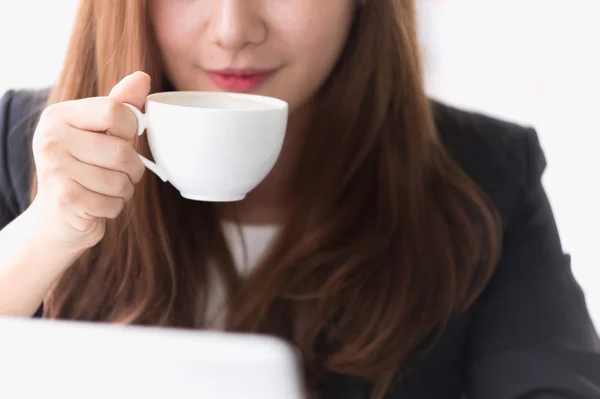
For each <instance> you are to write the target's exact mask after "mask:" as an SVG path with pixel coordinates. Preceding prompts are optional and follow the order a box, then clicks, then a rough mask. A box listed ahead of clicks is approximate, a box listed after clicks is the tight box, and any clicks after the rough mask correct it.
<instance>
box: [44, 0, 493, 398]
mask: <svg viewBox="0 0 600 399" xmlns="http://www.w3.org/2000/svg"><path fill="white" fill-rule="evenodd" d="M147 13H148V1H147V0H137V1H135V0H127V1H116V0H114V1H106V0H84V1H82V3H81V6H80V9H79V13H78V16H77V20H76V25H75V27H74V32H73V36H72V39H71V43H70V46H69V49H68V54H67V58H66V61H65V64H64V65H65V66H64V69H63V71H62V74H61V76H60V79H59V80H58V83H57V84H56V86H55V88H54V90H53V92H52V94H51V97H50V99H49V103H55V102H59V101H65V100H72V99H79V98H84V97H90V96H98V95H107V94H108V93H109V91H110V89H111V88H112V87H113V86H114V85H115V84H116V83H117V82H118V81H119V80H120V79H121V78H122V77H124V76H126V75H127V74H129V73H131V72H133V71H136V70H142V71H145V72H147V73H149V74H150V75H151V76H153V77H154V79H153V87H152V91H160V90H164V89H165V87H164V86H163V82H164V81H163V79H161V78H160V77H162V76H163V75H162V74H163V71H162V70H161V63H160V56H159V54H158V51H157V47H156V43H155V41H154V39H153V33H152V30H151V27H150V25H149V22H148V16H147ZM415 14H416V10H415V4H414V0H386V1H368V2H365V4H364V5H363V6H361V7H360V8H359V9H358V10H357V13H356V16H355V21H354V25H353V28H352V31H351V33H350V36H349V38H348V43H347V45H346V48H345V50H344V52H343V54H342V56H341V59H340V60H339V62H338V65H337V66H336V68H335V69H334V71H333V72H332V74H331V76H330V78H329V80H328V82H327V83H326V84H325V85H324V87H323V88H322V89H321V90H320V92H319V93H318V94H317V95H316V98H315V102H316V104H317V105H318V106H317V107H316V108H317V111H316V114H315V115H314V116H315V117H314V123H313V124H312V125H311V126H310V128H309V129H307V131H306V140H304V143H303V145H304V152H303V156H302V161H301V163H300V164H299V165H298V168H297V171H296V175H295V179H296V180H295V182H294V184H293V187H295V188H296V190H297V192H295V196H294V198H296V199H297V202H296V203H295V204H293V211H292V212H291V217H290V219H289V220H288V221H287V223H285V226H284V227H283V229H282V230H281V232H280V234H279V236H278V238H277V239H276V241H275V243H274V244H273V246H272V247H271V248H270V250H269V252H268V253H267V254H266V256H265V258H264V261H263V262H262V263H261V264H260V265H258V266H257V268H256V269H255V271H254V272H253V273H252V274H251V275H250V276H249V277H248V278H247V279H245V280H242V279H240V278H239V277H238V275H237V274H236V272H235V268H234V265H233V262H232V258H231V255H230V253H229V250H228V247H227V245H226V242H225V239H224V237H223V234H222V231H221V229H220V223H219V218H218V216H217V214H216V211H215V210H214V209H213V205H211V204H209V203H197V202H190V201H184V200H182V198H181V197H180V196H179V195H178V193H177V192H176V191H175V190H174V189H173V188H172V187H171V186H170V185H168V184H163V183H161V182H159V181H158V180H157V179H156V178H155V177H154V176H153V175H152V174H149V173H147V174H146V176H145V177H144V179H143V181H142V182H141V183H140V184H139V185H138V186H137V189H136V194H135V196H134V198H133V200H132V201H131V202H130V203H129V204H128V207H127V208H126V210H125V212H123V214H122V215H121V216H120V217H119V218H117V219H116V220H114V221H112V222H110V223H108V226H107V231H106V235H105V237H104V239H103V240H102V241H101V242H100V243H99V244H98V245H97V246H96V247H95V248H94V249H92V250H90V251H88V253H86V254H85V255H84V256H83V257H82V258H81V259H80V260H79V261H78V262H77V264H76V265H74V266H73V267H72V268H70V269H69V270H68V271H67V272H66V273H65V274H64V275H63V276H62V277H61V278H60V280H59V281H58V282H57V283H56V284H55V286H54V287H53V289H52V290H51V292H50V293H49V295H48V296H47V298H46V300H45V307H44V315H45V316H46V317H51V318H69V319H76V320H92V321H106V322H115V323H131V324H141V325H161V326H175V327H190V328H192V327H202V326H203V316H204V313H205V307H206V300H207V297H208V295H209V291H210V284H209V282H210V279H209V269H208V267H209V260H210V264H214V265H215V267H216V270H217V272H218V273H219V275H220V276H221V278H222V279H223V281H224V282H225V285H226V289H227V292H228V295H229V301H228V307H229V316H228V321H227V328H228V330H232V331H251V332H259V333H267V334H275V335H278V336H281V337H283V338H285V339H287V340H289V341H291V342H293V343H294V344H295V345H297V347H298V348H299V349H300V352H301V353H302V356H303V361H304V364H305V367H306V377H307V383H308V387H309V388H310V389H311V391H312V392H316V389H318V387H319V384H324V383H326V381H327V380H326V377H327V376H329V375H333V374H335V373H339V374H350V375H354V376H359V377H362V378H364V379H366V380H368V381H371V382H373V383H374V384H375V390H374V393H375V394H377V395H380V394H382V393H383V392H385V391H386V390H387V389H388V388H389V386H390V384H391V383H392V381H393V379H394V376H397V375H398V376H402V374H403V373H402V372H401V371H405V370H408V368H409V367H410V366H411V365H412V364H414V362H415V361H416V360H417V359H418V358H419V356H422V355H423V354H424V350H426V348H427V347H430V344H431V343H432V342H434V340H435V337H436V336H437V335H439V333H440V332H441V331H442V330H443V328H444V326H445V324H446V323H447V321H448V320H449V319H450V318H451V317H452V315H453V314H455V313H456V312H460V311H462V310H464V309H465V308H467V307H468V306H469V305H470V304H471V303H472V302H473V301H474V300H475V298H476V297H477V296H478V295H479V294H480V292H481V290H482V289H483V287H484V286H485V284H486V282H487V280H488V279H489V276H490V275H491V273H492V271H493V268H494V265H495V263H496V260H497V256H498V247H499V245H500V244H499V233H498V230H499V226H498V221H497V217H496V216H495V212H494V210H493V208H492V206H491V205H490V204H489V201H488V200H487V199H486V198H485V196H484V195H483V194H482V192H481V190H480V189H479V188H478V187H477V186H476V184H475V183H474V182H473V181H472V180H471V179H470V178H469V177H468V176H467V175H466V173H465V172H463V171H462V170H461V168H460V167H459V165H458V164H457V163H456V162H455V161H453V160H452V159H451V158H450V156H449V155H448V154H447V152H446V151H445V149H444V148H443V146H442V144H441V142H440V138H439V137H438V134H437V132H436V128H435V124H434V122H433V117H432V111H431V104H430V102H429V100H428V98H427V96H426V94H425V93H424V84H423V81H422V71H421V58H420V55H419V50H418V40H417V34H416V31H417V30H416V21H415ZM157 77H159V78H158V79H157ZM134 144H135V146H136V148H137V149H138V150H139V151H140V152H141V153H144V154H146V155H150V154H149V149H148V145H147V142H146V141H145V138H144V137H142V138H140V139H138V140H137V141H136V142H135V143H134ZM34 181H35V179H34ZM33 195H34V196H35V185H34V187H33ZM428 344H429V345H428Z"/></svg>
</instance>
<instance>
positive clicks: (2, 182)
mask: <svg viewBox="0 0 600 399" xmlns="http://www.w3.org/2000/svg"><path fill="white" fill-rule="evenodd" d="M13 95H14V92H13V91H8V92H6V93H5V94H4V95H3V96H2V98H1V99H0V230H1V229H3V228H4V227H5V226H6V225H7V224H9V223H10V222H11V221H12V220H13V219H15V218H16V217H17V216H18V205H17V204H16V202H15V197H14V186H13V184H12V181H11V176H10V164H9V157H8V152H9V148H8V147H9V144H8V132H9V130H10V126H11V118H10V109H11V104H12V100H13Z"/></svg>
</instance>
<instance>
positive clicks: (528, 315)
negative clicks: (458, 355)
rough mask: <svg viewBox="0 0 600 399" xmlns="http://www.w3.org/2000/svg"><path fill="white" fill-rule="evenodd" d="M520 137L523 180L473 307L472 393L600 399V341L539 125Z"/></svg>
mask: <svg viewBox="0 0 600 399" xmlns="http://www.w3.org/2000/svg"><path fill="white" fill-rule="evenodd" d="M514 141H515V142H516V144H515V147H514V148H515V151H518V152H520V154H519V155H521V156H520V158H521V159H523V160H524V161H523V163H522V164H523V166H522V168H523V175H524V179H523V182H522V183H521V184H522V187H521V188H520V193H519V196H518V200H517V203H516V205H515V207H514V209H513V212H512V215H511V216H510V219H509V223H508V225H507V226H506V228H505V231H504V243H503V250H502V257H501V260H500V263H499V264H498V267H497V269H496V271H495V275H494V277H493V278H492V280H491V281H490V283H489V285H488V287H487V288H486V291H485V292H484V293H483V294H482V296H481V298H480V300H479V301H478V303H477V304H476V305H475V309H474V319H473V326H472V330H471V336H470V341H469V364H468V377H467V398H469V399H575V398H577V399H600V340H599V339H598V335H597V332H596V331H595V329H594V326H593V324H592V321H591V319H590V316H589V313H588V310H587V307H586V303H585V298H584V294H583V292H582V290H581V288H580V286H579V285H578V283H577V282H576V280H575V279H574V277H573V274H572V272H571V265H570V258H569V256H568V255H566V254H564V253H563V250H562V248H561V243H560V239H559V235H558V231H557V227H556V223H555V220H554V216H553V214H552V210H551V207H550V204H549V201H548V198H547V196H546V193H545V191H544V188H543V186H542V182H541V176H542V173H543V171H544V169H545V166H546V161H545V158H544V154H543V152H542V149H541V147H540V144H539V141H538V137H537V134H536V132H535V131H534V130H533V129H529V130H527V132H525V133H524V134H518V135H515V140H514ZM599 283H600V282H599Z"/></svg>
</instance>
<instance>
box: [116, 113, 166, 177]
mask: <svg viewBox="0 0 600 399" xmlns="http://www.w3.org/2000/svg"><path fill="white" fill-rule="evenodd" d="M123 104H124V105H126V106H127V107H128V108H129V109H130V110H132V111H133V113H134V115H135V117H136V119H137V125H138V130H137V135H138V136H141V135H142V134H144V131H145V130H146V115H144V114H143V113H142V111H140V110H139V109H137V107H134V106H133V105H131V104H127V103H123ZM138 157H140V160H141V161H142V163H143V164H144V166H145V167H146V168H148V169H150V170H151V171H152V172H154V173H155V174H156V175H157V176H158V177H160V179H161V180H162V181H164V182H166V181H168V178H167V173H166V172H165V171H164V170H163V169H162V168H161V167H160V166H158V165H157V164H156V163H154V162H152V161H151V160H149V159H148V158H146V157H144V156H142V155H140V154H138Z"/></svg>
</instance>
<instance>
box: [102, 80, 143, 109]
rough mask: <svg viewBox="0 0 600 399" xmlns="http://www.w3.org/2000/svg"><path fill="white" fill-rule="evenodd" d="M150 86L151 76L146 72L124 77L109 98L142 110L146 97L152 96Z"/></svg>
mask: <svg viewBox="0 0 600 399" xmlns="http://www.w3.org/2000/svg"><path fill="white" fill-rule="evenodd" d="M150 84H151V79H150V76H149V75H148V74H146V73H144V72H140V71H137V72H134V73H132V74H131V75H129V76H126V77H124V78H123V79H122V80H121V81H120V82H119V83H117V84H116V85H115V87H113V89H112V91H111V92H110V94H109V95H108V97H110V98H112V99H114V100H116V101H118V102H121V103H128V104H131V105H133V106H134V107H137V108H138V109H142V108H143V107H144V104H145V103H146V97H148V94H150Z"/></svg>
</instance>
